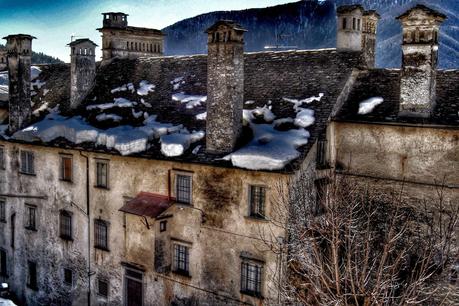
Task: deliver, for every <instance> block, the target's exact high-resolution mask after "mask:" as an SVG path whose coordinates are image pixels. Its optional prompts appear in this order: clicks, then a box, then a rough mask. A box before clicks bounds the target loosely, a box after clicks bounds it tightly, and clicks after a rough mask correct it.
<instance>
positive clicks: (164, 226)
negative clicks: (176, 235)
mask: <svg viewBox="0 0 459 306" xmlns="http://www.w3.org/2000/svg"><path fill="white" fill-rule="evenodd" d="M166 230H167V221H161V222H159V231H160V232H165V231H166Z"/></svg>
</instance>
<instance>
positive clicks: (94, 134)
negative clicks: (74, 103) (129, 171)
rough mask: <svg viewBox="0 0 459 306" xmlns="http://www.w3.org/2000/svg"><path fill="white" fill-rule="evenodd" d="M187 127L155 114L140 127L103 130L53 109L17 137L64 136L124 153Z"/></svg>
mask: <svg viewBox="0 0 459 306" xmlns="http://www.w3.org/2000/svg"><path fill="white" fill-rule="evenodd" d="M183 130H184V129H183V126H182V125H173V124H171V123H160V122H157V121H156V116H155V115H152V116H149V117H148V118H146V119H145V121H144V125H143V126H140V127H132V126H129V125H125V126H119V127H115V128H111V129H107V130H101V129H97V128H95V127H93V126H91V125H89V124H88V123H87V122H86V121H85V120H84V119H83V118H82V117H80V116H77V117H71V118H67V117H63V116H61V115H60V114H59V113H58V112H57V111H56V110H52V112H51V113H50V114H48V115H47V116H46V117H45V118H44V119H43V120H42V121H40V122H37V123H36V124H33V125H31V126H29V127H27V128H25V129H23V130H21V131H18V132H16V133H15V134H14V135H13V138H14V139H17V140H22V141H26V142H32V141H43V142H50V141H53V140H54V139H56V138H59V137H63V138H65V139H67V140H68V141H70V142H73V143H75V144H79V143H83V142H92V143H95V144H96V145H100V146H105V147H106V148H108V149H112V148H113V149H115V150H117V151H118V152H120V154H121V155H130V154H134V153H138V152H143V151H145V150H147V149H148V148H149V142H150V141H151V140H153V139H155V138H159V137H161V136H163V135H166V134H173V133H178V132H179V131H183ZM188 137H189V141H190V143H191V142H193V141H195V138H196V137H197V135H196V134H195V133H193V134H190V136H188ZM202 137H203V136H202ZM170 143H172V142H171V141H170Z"/></svg>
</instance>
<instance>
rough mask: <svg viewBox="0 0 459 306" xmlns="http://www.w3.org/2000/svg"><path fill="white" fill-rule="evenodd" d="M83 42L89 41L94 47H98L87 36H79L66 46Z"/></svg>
mask: <svg viewBox="0 0 459 306" xmlns="http://www.w3.org/2000/svg"><path fill="white" fill-rule="evenodd" d="M85 42H89V43H90V44H92V45H93V46H94V47H98V45H97V44H96V43H95V42H93V41H92V40H90V39H89V38H79V39H77V40H74V41H72V42H71V43H69V44H67V46H69V47H72V46H76V45H79V44H81V43H85Z"/></svg>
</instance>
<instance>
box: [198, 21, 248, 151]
mask: <svg viewBox="0 0 459 306" xmlns="http://www.w3.org/2000/svg"><path fill="white" fill-rule="evenodd" d="M244 32H246V30H245V29H243V28H242V27H241V26H240V25H238V24H236V23H234V22H232V21H226V20H223V21H218V22H217V23H215V24H214V25H213V26H211V27H210V28H209V29H207V31H206V33H207V34H208V57H207V127H206V149H207V151H208V152H209V153H214V154H224V153H230V152H232V151H233V150H234V147H235V145H236V141H237V139H238V137H239V135H240V133H241V130H242V111H243V103H244Z"/></svg>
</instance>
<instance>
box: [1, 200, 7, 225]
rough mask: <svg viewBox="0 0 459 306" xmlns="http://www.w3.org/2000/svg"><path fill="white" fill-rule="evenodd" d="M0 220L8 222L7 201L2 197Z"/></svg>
mask: <svg viewBox="0 0 459 306" xmlns="http://www.w3.org/2000/svg"><path fill="white" fill-rule="evenodd" d="M0 222H5V223H6V201H5V199H0Z"/></svg>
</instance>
